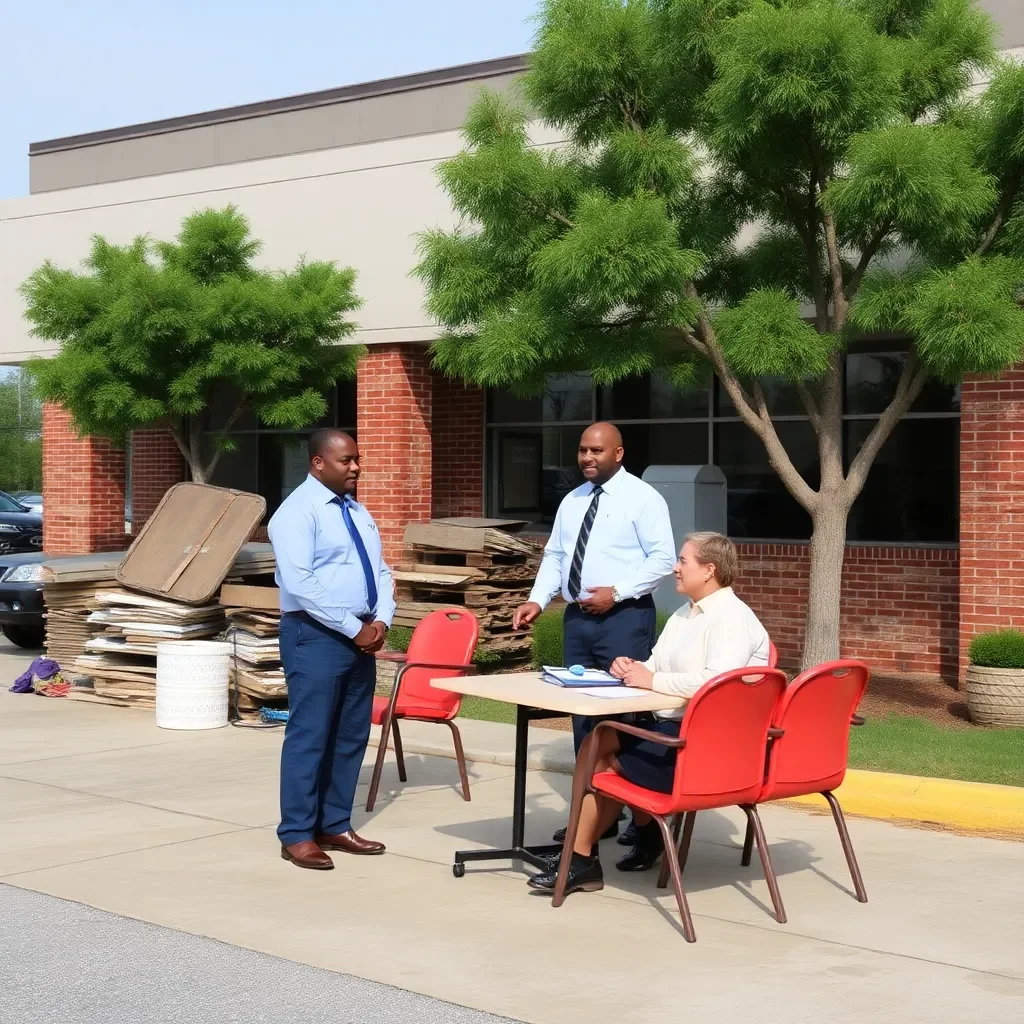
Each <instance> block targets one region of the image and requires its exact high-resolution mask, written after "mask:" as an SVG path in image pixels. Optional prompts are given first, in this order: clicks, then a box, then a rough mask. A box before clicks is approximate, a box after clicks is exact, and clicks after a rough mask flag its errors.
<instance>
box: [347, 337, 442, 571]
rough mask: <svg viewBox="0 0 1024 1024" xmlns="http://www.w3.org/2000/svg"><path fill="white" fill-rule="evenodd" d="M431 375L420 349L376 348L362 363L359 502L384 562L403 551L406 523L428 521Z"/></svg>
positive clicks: (430, 505) (424, 351)
mask: <svg viewBox="0 0 1024 1024" xmlns="http://www.w3.org/2000/svg"><path fill="white" fill-rule="evenodd" d="M432 407H433V375H432V373H431V370H430V355H429V352H428V351H427V348H426V347H425V346H421V345H375V346H373V347H372V348H371V349H370V351H369V353H368V354H367V355H366V357H365V358H364V359H363V361H362V362H361V363H360V364H359V375H358V379H357V389H356V414H357V423H356V430H357V434H358V439H359V454H360V457H361V460H362V469H363V476H362V479H361V480H360V483H359V500H360V501H361V502H363V503H364V504H365V505H367V506H368V507H369V508H370V510H371V511H372V512H373V516H374V518H375V519H376V521H377V526H378V529H379V530H380V534H381V540H382V541H383V544H384V555H385V558H388V559H390V560H391V561H395V560H396V559H397V558H398V557H399V556H400V555H401V552H402V534H403V532H404V530H405V526H406V524H407V523H411V522H418V521H421V520H425V519H429V518H430V517H431V515H432V512H433V503H432V499H431V481H432V448H433V445H432V440H431V428H432V422H433V418H432Z"/></svg>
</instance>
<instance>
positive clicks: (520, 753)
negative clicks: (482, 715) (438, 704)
mask: <svg viewBox="0 0 1024 1024" xmlns="http://www.w3.org/2000/svg"><path fill="white" fill-rule="evenodd" d="M555 717H561V716H559V715H557V714H554V713H552V712H550V711H538V710H536V709H534V708H529V707H524V706H523V705H517V706H516V749H515V765H514V767H513V769H512V771H513V775H512V845H511V846H510V847H509V848H508V849H505V850H459V851H458V852H457V853H456V854H455V860H454V863H453V864H452V874H454V875H455V877H456V878H461V877H462V876H463V875H464V874H465V873H466V864H467V863H469V862H471V861H482V860H518V861H521V862H522V863H524V864H529V865H531V866H532V867H534V868H537V870H539V871H544V870H546V869H547V868H548V862H547V860H546V859H545V857H547V856H549V855H550V854H552V853H559V852H560V851H561V849H562V846H561V844H560V843H548V844H546V845H544V846H526V845H525V837H526V772H527V768H528V764H527V761H528V757H529V740H530V722H531V721H533V720H535V719H538V718H555Z"/></svg>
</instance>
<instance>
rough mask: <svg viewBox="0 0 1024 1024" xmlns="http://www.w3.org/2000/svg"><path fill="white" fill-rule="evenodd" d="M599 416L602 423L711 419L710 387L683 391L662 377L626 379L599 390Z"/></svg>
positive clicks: (653, 375)
mask: <svg viewBox="0 0 1024 1024" xmlns="http://www.w3.org/2000/svg"><path fill="white" fill-rule="evenodd" d="M597 397H598V416H599V417H600V418H601V419H603V420H666V419H688V418H690V417H704V418H706V417H707V415H708V389H707V386H705V387H702V388H697V389H694V390H692V391H680V390H679V389H678V388H676V387H674V386H673V384H672V382H671V380H669V378H668V376H667V375H666V374H663V373H654V374H645V375H644V376H642V377H627V378H626V379H625V380H620V381H618V382H617V383H616V384H612V385H609V386H606V387H602V388H599V389H598V393H597Z"/></svg>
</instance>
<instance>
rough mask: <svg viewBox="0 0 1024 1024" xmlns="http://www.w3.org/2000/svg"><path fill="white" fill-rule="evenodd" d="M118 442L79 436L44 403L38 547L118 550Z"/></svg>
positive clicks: (121, 478) (121, 455)
mask: <svg viewBox="0 0 1024 1024" xmlns="http://www.w3.org/2000/svg"><path fill="white" fill-rule="evenodd" d="M126 460H127V457H126V455H125V451H124V449H123V448H114V447H113V446H112V445H111V443H110V442H109V441H106V440H103V439H101V438H96V437H79V435H78V433H77V432H76V430H75V428H74V426H73V425H72V422H71V417H70V416H69V415H68V413H67V412H65V411H64V410H63V409H62V408H61V407H60V406H57V405H53V404H50V403H46V404H44V405H43V508H44V510H45V515H44V516H43V550H44V551H45V552H46V553H47V554H50V555H73V554H85V553H87V552H91V551H119V550H121V549H123V548H125V547H126V546H127V538H126V537H125V532H124V488H125V463H126Z"/></svg>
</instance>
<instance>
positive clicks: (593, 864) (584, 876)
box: [526, 853, 604, 895]
mask: <svg viewBox="0 0 1024 1024" xmlns="http://www.w3.org/2000/svg"><path fill="white" fill-rule="evenodd" d="M557 881H558V863H557V862H556V863H555V865H554V866H553V867H552V868H551V870H550V871H544V872H542V873H541V874H539V875H534V876H533V877H532V878H530V879H528V880H527V883H526V884H527V885H528V886H529V887H530V888H531V889H538V890H540V891H541V892H554V891H555V883H556V882H557ZM603 888H604V872H603V871H602V870H601V861H600V859H599V858H597V857H581V856H580V855H579V854H578V853H574V854H573V855H572V863H571V864H570V865H569V879H568V882H567V883H566V886H565V893H566V895H568V894H569V893H571V892H598V891H599V890H601V889H603Z"/></svg>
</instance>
